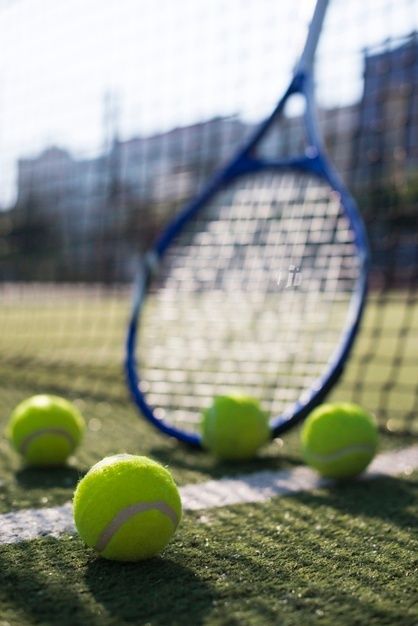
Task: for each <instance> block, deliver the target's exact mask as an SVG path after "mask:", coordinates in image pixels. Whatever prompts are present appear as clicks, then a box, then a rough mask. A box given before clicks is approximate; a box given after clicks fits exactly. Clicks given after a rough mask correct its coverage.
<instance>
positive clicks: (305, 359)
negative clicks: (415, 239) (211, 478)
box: [126, 0, 368, 446]
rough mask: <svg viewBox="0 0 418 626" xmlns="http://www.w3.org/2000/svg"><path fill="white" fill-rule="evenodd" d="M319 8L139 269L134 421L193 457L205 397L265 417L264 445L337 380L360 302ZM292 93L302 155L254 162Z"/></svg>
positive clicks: (133, 335)
mask: <svg viewBox="0 0 418 626" xmlns="http://www.w3.org/2000/svg"><path fill="white" fill-rule="evenodd" d="M327 4H328V1H327V0H318V1H317V3H316V7H315V11H314V15H313V18H312V21H311V25H310V28H309V31H308V36H307V40H306V43H305V47H304V50H303V53H302V55H301V58H300V61H299V63H298V64H297V66H296V68H295V70H294V73H293V77H292V79H291V82H290V85H289V86H288V88H287V90H286V92H285V93H284V95H283V97H282V98H281V99H280V101H279V102H278V104H277V106H276V107H275V109H274V111H273V112H272V113H271V115H270V116H269V117H268V119H266V120H265V121H264V122H263V123H262V124H261V125H260V127H259V128H258V129H257V130H256V131H255V132H254V133H253V135H252V137H251V138H250V139H249V141H248V142H247V143H246V145H245V146H243V147H242V149H241V150H240V151H239V152H238V154H236V155H235V157H234V158H233V159H232V160H231V162H230V163H229V164H228V165H227V166H226V167H225V168H224V169H222V171H220V172H219V173H217V174H216V175H215V176H214V178H213V179H212V181H211V182H210V183H209V184H208V186H207V187H206V188H205V189H204V190H203V192H202V193H201V194H200V195H199V197H197V198H196V199H195V200H193V201H192V202H191V203H189V204H188V205H187V206H186V207H185V208H184V209H183V210H182V211H181V212H180V213H179V214H178V215H177V216H176V217H175V218H174V220H173V221H172V222H171V223H170V224H169V226H168V228H166V229H165V230H164V231H163V232H162V234H161V235H160V237H159V238H158V239H157V241H156V242H155V245H154V247H153V248H152V250H151V251H150V252H149V253H148V254H147V256H146V257H145V261H144V263H143V265H142V267H141V270H140V277H139V279H138V282H137V286H136V292H135V297H134V302H133V308H132V316H131V319H130V323H129V329H128V335H127V341H126V372H127V381H128V386H129V388H130V391H131V393H132V396H133V399H134V402H135V403H136V405H137V407H138V409H139V410H140V412H141V414H143V415H144V416H145V417H146V418H148V420H149V421H150V422H151V423H152V424H154V425H155V426H156V427H157V428H158V429H159V430H161V431H162V432H164V433H166V434H167V435H170V436H173V437H176V438H177V439H179V440H181V441H183V442H186V443H188V444H192V445H194V446H200V445H201V436H200V432H199V422H200V415H201V411H202V409H203V408H205V407H207V406H208V405H209V404H210V402H211V400H212V398H213V396H214V395H219V394H227V393H230V392H232V391H237V390H240V391H244V392H245V393H246V394H248V395H252V396H254V397H256V398H258V399H259V400H260V401H261V403H262V405H263V407H264V408H265V409H266V410H267V411H269V412H270V415H271V416H272V417H271V420H270V424H271V433H272V437H275V436H277V435H279V434H280V433H283V432H284V431H286V430H288V429H289V428H291V427H292V426H293V425H294V424H296V423H297V422H299V421H300V420H302V419H303V418H304V417H305V416H306V415H307V414H308V413H309V412H310V411H311V409H312V408H313V407H314V406H316V405H317V404H318V403H319V402H320V401H322V400H323V399H324V397H325V395H326V394H327V393H328V392H329V391H330V389H331V388H332V386H333V385H334V384H335V383H336V382H337V380H338V379H339V377H340V375H341V373H342V371H343V367H344V364H345V363H346V361H347V358H348V356H349V353H350V349H351V347H352V344H353V341H354V338H355V335H356V333H357V330H358V327H359V323H360V319H361V314H362V310H363V307H364V302H365V294H366V276H367V258H368V252H367V241H366V236H365V231H364V227H363V223H362V220H361V218H360V215H359V213H358V210H357V208H356V205H355V202H354V201H353V199H352V198H351V196H350V195H349V193H348V191H347V190H346V189H345V187H344V185H343V183H342V182H341V180H340V178H339V176H338V175H337V174H336V172H335V171H334V169H333V167H332V166H331V165H330V163H329V162H328V160H327V157H326V156H325V153H324V149H323V146H322V142H321V140H320V136H319V131H318V127H317V122H316V117H315V105H314V94H313V59H314V54H315V50H316V47H317V44H318V40H319V36H320V32H321V28H322V24H323V21H324V17H325V13H326V9H327ZM295 94H299V95H300V96H302V97H303V99H304V102H305V109H304V114H303V120H304V126H305V134H306V147H305V150H304V152H303V153H302V154H299V155H294V156H292V157H291V158H288V159H279V158H277V159H276V158H273V159H272V158H270V157H267V156H265V154H264V153H265V150H264V149H263V145H265V144H264V140H265V138H266V136H267V135H268V133H269V131H271V129H272V128H273V127H274V128H276V125H277V124H280V119H281V118H282V116H283V112H284V108H285V106H286V104H287V102H288V100H289V99H290V98H291V97H292V96H294V95H295Z"/></svg>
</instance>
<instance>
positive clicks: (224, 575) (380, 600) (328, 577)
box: [0, 299, 418, 626]
mask: <svg viewBox="0 0 418 626" xmlns="http://www.w3.org/2000/svg"><path fill="white" fill-rule="evenodd" d="M47 301H48V299H47ZM125 304H126V303H121V302H118V301H117V299H111V300H110V301H104V302H102V304H101V306H99V303H98V302H96V300H93V303H92V304H91V305H90V306H89V307H85V306H83V307H81V306H80V307H77V306H76V308H75V310H76V311H78V317H77V324H76V326H74V327H71V325H70V321H74V317H73V316H71V315H70V312H69V310H68V303H67V302H66V303H65V304H64V305H63V304H62V303H61V305H62V306H61V308H60V307H57V308H56V309H55V308H54V307H53V306H51V307H49V309H48V314H47V315H46V313H45V309H44V308H42V307H41V312H40V313H39V310H38V314H39V315H40V317H41V320H43V321H42V322H39V318H37V319H38V322H37V324H35V326H34V327H36V328H38V331H39V332H35V333H34V332H30V331H31V330H33V328H31V326H30V323H29V324H28V322H30V319H31V317H32V316H33V315H35V312H34V311H33V310H30V309H28V304H27V303H24V304H22V307H21V309H19V311H16V310H14V309H13V308H12V307H10V308H9V310H3V313H2V314H1V315H2V317H1V316H0V322H1V325H2V327H3V330H4V331H5V332H3V334H2V336H1V338H0V355H1V357H2V358H1V362H0V397H1V406H2V410H1V413H0V429H1V430H3V428H4V426H5V425H6V422H7V419H8V415H9V414H10V411H11V410H12V409H13V407H14V406H15V405H16V404H17V403H18V402H19V401H21V400H22V399H23V398H25V397H26V396H28V395H31V394H34V393H39V392H53V393H59V394H62V395H65V396H66V397H69V398H70V399H72V400H74V401H75V402H76V403H77V404H78V406H79V408H80V409H81V411H82V412H83V414H84V415H85V417H86V421H87V432H86V437H85V441H84V443H83V445H82V446H81V447H80V448H79V450H78V451H77V454H76V456H75V457H74V458H73V459H71V462H70V464H69V465H68V467H66V468H62V469H57V470H53V471H52V470H49V471H45V470H35V469H28V468H24V467H22V465H21V463H20V460H19V459H18V457H17V456H16V454H15V453H14V452H13V450H11V448H10V446H9V444H8V442H7V441H6V439H5V438H2V439H1V440H0V513H7V512H10V511H16V510H21V509H26V508H33V507H35V508H36V507H45V506H47V507H49V506H54V505H58V504H62V503H64V502H67V501H68V500H69V499H70V498H71V495H72V492H73V489H74V486H75V484H76V483H77V481H78V479H79V477H80V476H82V475H83V473H84V472H85V471H87V470H88V468H89V467H90V466H91V465H92V464H93V463H95V462H96V461H97V460H99V459H100V458H102V457H103V456H105V455H108V454H113V453H118V452H132V453H136V454H138V453H140V454H146V455H149V456H152V457H153V458H155V459H156V460H158V461H160V462H162V463H163V464H165V465H168V466H169V467H170V469H171V470H172V472H173V474H174V477H175V479H176V481H177V482H178V484H180V485H184V484H188V483H199V482H202V481H206V480H208V479H211V478H215V479H216V478H221V477H224V476H227V475H228V476H231V475H235V474H243V473H250V472H254V471H259V470H262V469H274V470H280V469H284V468H289V467H294V466H297V465H299V464H300V463H301V457H300V452H299V445H298V436H299V433H298V431H297V430H294V431H291V432H290V433H288V434H287V435H285V436H284V437H283V439H282V440H279V441H276V442H273V443H272V444H271V445H270V446H269V447H267V448H266V449H265V450H264V451H263V453H262V454H261V455H260V458H259V459H257V460H255V461H253V462H249V463H239V464H236V465H232V466H231V465H228V464H225V463H219V462H217V461H216V460H215V459H213V458H211V457H210V456H209V455H208V454H206V453H202V452H195V451H191V450H189V449H188V448H186V447H184V446H182V445H180V444H178V443H177V442H176V441H174V440H171V439H168V438H166V437H164V436H162V435H161V434H160V433H158V432H156V431H155V430H153V429H152V428H151V427H150V426H149V425H148V424H146V423H145V422H144V421H141V420H140V419H138V415H137V413H136V410H135V408H134V407H133V406H132V404H131V402H130V400H129V398H128V394H127V392H126V390H125V386H124V382H123V376H122V371H121V366H120V362H121V360H122V348H121V342H122V340H123V332H124V323H125V319H126V312H127V308H126V306H125ZM103 307H104V309H105V310H107V313H108V318H106V315H104V313H103ZM399 307H400V305H399V304H395V305H394V306H393V309H392V313H391V314H387V315H386V322H385V323H386V324H387V328H388V333H387V339H386V340H382V339H381V335H379V337H378V338H377V339H376V338H375V339H374V340H373V337H372V335H373V332H372V330H371V329H373V328H376V320H375V319H374V316H375V315H377V314H378V313H379V312H378V311H377V310H375V309H373V306H372V307H371V308H370V309H369V313H368V317H366V320H365V329H366V330H369V332H368V333H366V335H364V334H363V338H362V340H361V341H360V342H359V344H358V346H357V357H355V358H356V359H357V360H356V361H355V368H356V369H353V366H352V367H351V369H350V368H349V369H348V372H347V374H346V379H347V382H346V383H344V382H343V384H342V385H340V387H339V388H338V389H337V391H336V394H335V395H334V398H337V397H338V398H340V399H341V398H346V397H347V395H346V394H347V393H348V391H347V390H351V391H352V390H353V386H352V385H351V387H350V380H351V382H352V381H354V380H357V379H358V378H359V371H360V370H359V368H360V367H364V366H365V365H366V366H367V371H366V372H365V380H369V379H370V377H371V376H372V375H373V372H374V371H375V380H374V382H375V386H376V387H377V386H378V385H379V384H380V385H381V393H384V381H385V376H386V375H387V371H386V370H385V369H384V367H386V366H385V363H386V364H387V363H389V362H390V355H391V354H392V352H393V350H395V349H396V345H397V344H396V341H395V332H394V329H396V328H397V327H396V323H397V320H398V317H399V315H400V310H401V309H400V308H399ZM35 308H36V307H35ZM38 309H39V307H38ZM28 311H29V312H31V315H28ZM402 311H403V309H402ZM43 315H45V316H46V317H45V318H43V317H42V316H43ZM35 317H36V315H35ZM106 319H107V320H108V321H107V322H106ZM109 319H110V320H111V321H109ZM417 319H418V317H417V316H415V317H414V320H415V321H414V322H413V325H412V329H411V330H410V335H409V337H414V336H415V333H416V329H417V325H416V322H417ZM51 321H52V322H54V321H55V323H53V324H52V326H51V327H52V328H53V329H55V330H54V332H51V333H50V335H48V337H49V341H48V342H47V344H46V345H44V344H43V342H42V338H43V337H44V336H45V333H46V332H47V331H48V326H49V325H51ZM400 323H402V322H400ZM25 324H28V328H27V332H26V333H25V329H26V326H25ZM39 324H40V325H39ZM368 325H369V326H368ZM69 328H72V331H71V332H69ZM79 328H84V334H82V335H81V336H80V337H79V336H78V335H77V333H76V330H77V329H79ZM6 331H7V332H6ZM392 331H393V332H392ZM100 332H102V339H100ZM13 333H14V337H13ZM373 341H374V342H375V344H376V345H375V353H376V354H377V355H378V357H376V359H375V362H374V365H373V362H372V363H371V364H370V362H369V360H368V359H366V361H367V362H365V361H364V356H365V355H366V356H367V355H369V354H370V353H371V351H372V347H373V346H372V345H371V344H372V343H373ZM385 351H386V352H385ZM391 351H392V352H391ZM384 354H387V359H386V361H385V359H384V358H383V357H382V355H384ZM404 354H405V355H406V357H407V358H406V361H405V364H407V365H408V364H409V366H408V367H406V365H405V367H406V370H407V371H408V374H407V376H406V381H407V383H408V385H410V389H412V388H413V385H414V384H415V383H414V380H415V379H414V380H413V378H412V377H413V373H412V369H411V363H412V364H413V359H414V358H416V357H414V355H413V354H412V352H411V347H410V346H409V347H408V348H407V349H406V352H405V353H404ZM57 355H58V358H57ZM60 355H61V356H60ZM82 355H84V358H80V356H82ZM379 355H380V357H379ZM61 357H62V358H61ZM379 359H380V362H381V363H382V364H383V365H382V367H381V368H379V367H378V361H379ZM382 359H383V360H382ZM374 366H375V367H374ZM382 368H383V369H382ZM406 370H405V371H406ZM388 371H389V370H388ZM408 377H410V378H408ZM366 392H367V389H366V390H365V389H364V388H363V389H362V393H366ZM349 399H352V396H350V398H349ZM371 400H372V396H370V401H371ZM403 402H404V405H401V406H398V414H399V415H400V414H401V412H402V411H403V414H405V412H406V411H410V408H411V406H413V400H412V399H411V396H408V395H407V396H406V397H405V398H404V399H403ZM366 406H367V408H370V409H373V408H374V407H373V406H370V405H368V404H367V403H366ZM378 417H379V419H380V425H381V445H380V449H381V450H384V449H388V448H401V447H403V446H407V445H410V444H411V443H412V440H413V437H412V431H410V433H409V434H408V429H404V431H403V432H402V429H399V430H397V429H395V430H396V431H397V432H396V434H395V433H394V432H391V430H390V429H387V428H386V425H387V422H388V420H387V416H384V417H383V418H382V416H380V415H379V414H378ZM408 419H409V418H408ZM409 423H410V422H405V424H406V425H408V424H409ZM414 423H415V424H416V420H415V422H414ZM415 432H416V431H415ZM417 485H418V474H417V473H415V474H412V475H411V476H409V477H403V478H380V479H377V480H375V481H372V482H365V483H359V482H353V483H348V484H346V485H340V486H338V487H337V486H336V487H329V488H326V489H325V488H324V489H322V490H319V491H317V492H313V493H300V494H297V495H294V496H291V497H281V498H275V499H273V500H271V501H269V502H265V503H258V504H254V505H248V504H246V505H237V506H233V507H226V508H223V509H214V510H207V511H202V512H200V513H192V512H187V514H185V515H184V518H183V521H182V523H181V526H180V528H179V530H178V532H177V534H176V536H175V538H174V540H173V542H172V543H171V544H170V545H169V546H168V548H167V549H166V551H165V552H164V553H163V555H162V556H161V557H158V558H155V559H153V560H151V561H149V562H146V563H140V564H117V563H111V562H106V561H104V560H102V559H100V558H97V557H96V556H95V555H94V554H93V552H92V551H90V550H88V549H86V548H85V547H84V546H83V544H82V542H81V541H80V540H79V539H78V538H77V537H72V536H62V537H61V538H59V539H54V538H51V537H44V538H41V539H38V540H36V541H32V542H23V543H20V544H13V545H0V626H6V624H10V625H13V626H14V625H19V626H20V625H22V626H24V625H26V624H27V625H30V626H33V625H35V624H37V625H40V624H42V625H43V624H45V625H51V626H52V625H55V624H62V625H63V626H66V625H67V624H68V625H71V626H78V624H83V625H84V624H92V625H93V626H94V625H96V624H97V625H99V624H100V625H106V624H138V625H140V624H141V625H142V624H144V625H145V624H158V625H160V624H161V625H170V624H182V625H184V624H185V623H189V624H190V625H194V624H210V625H215V624H225V625H235V624H236V625H238V624H239V625H245V624H254V625H259V624H284V625H286V624H289V625H290V624H295V625H298V626H300V625H303V624H347V625H348V624H350V625H352V624H359V625H360V624H361V625H362V624H367V625H376V626H377V625H381V624H388V625H397V624H401V625H402V624H405V625H409V624H410V625H411V626H412V625H413V624H414V625H416V624H417V623H418V606H417V603H416V597H417V594H416V589H417V586H418V585H417V583H418V574H417V556H416V555H417V553H418V549H417V548H418V545H417V543H418V542H417V521H418V520H417V516H418V493H417Z"/></svg>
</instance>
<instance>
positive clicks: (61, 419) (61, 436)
mask: <svg viewBox="0 0 418 626" xmlns="http://www.w3.org/2000/svg"><path fill="white" fill-rule="evenodd" d="M84 427H85V424H84V419H83V418H82V416H81V414H80V413H79V411H78V410H77V409H76V407H75V406H74V405H73V404H71V403H70V402H68V401H67V400H64V398H59V397H58V396H48V395H39V396H32V397H31V398H27V399H26V400H24V401H23V402H21V403H20V404H18V406H17V407H16V408H15V410H14V411H13V413H12V415H11V417H10V421H9V424H8V427H7V430H6V434H7V436H8V437H9V439H10V441H11V443H12V445H13V446H14V448H15V449H16V450H17V451H18V452H20V454H21V455H22V456H23V458H24V460H25V461H26V463H27V464H28V465H33V466H39V467H42V466H50V465H62V464H63V463H64V462H65V461H66V459H67V458H68V457H69V456H70V454H71V453H72V452H73V451H74V450H75V448H76V447H77V445H78V444H79V443H80V441H81V439H82V436H83V431H84Z"/></svg>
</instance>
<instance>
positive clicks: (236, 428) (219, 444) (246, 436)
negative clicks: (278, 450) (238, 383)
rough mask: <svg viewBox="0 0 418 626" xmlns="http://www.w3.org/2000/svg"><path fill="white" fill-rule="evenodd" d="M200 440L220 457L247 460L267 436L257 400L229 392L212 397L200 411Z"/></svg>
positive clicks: (268, 432)
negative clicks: (209, 404)
mask: <svg viewBox="0 0 418 626" xmlns="http://www.w3.org/2000/svg"><path fill="white" fill-rule="evenodd" d="M201 428H202V442H203V445H204V447H205V448H207V449H208V450H210V452H212V453H213V454H214V455H215V456H217V457H219V458H220V459H225V460H231V461H240V460H246V459H251V458H252V457H253V456H255V454H256V453H257V451H258V449H259V448H260V447H261V446H262V445H263V444H265V443H266V442H267V441H268V440H269V438H270V427H269V420H268V415H267V413H265V412H264V411H263V410H262V409H261V407H260V404H259V402H258V401H257V400H255V399H254V398H250V397H248V396H243V395H238V394H233V395H229V396H217V397H215V399H214V401H213V404H212V406H211V407H209V408H208V409H206V410H205V411H204V412H203V416H202V423H201Z"/></svg>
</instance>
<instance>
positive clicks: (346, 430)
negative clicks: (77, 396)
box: [301, 403, 378, 478]
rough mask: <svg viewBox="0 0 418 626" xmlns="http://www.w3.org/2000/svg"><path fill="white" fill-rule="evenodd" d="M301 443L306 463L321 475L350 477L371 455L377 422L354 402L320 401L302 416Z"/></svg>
mask: <svg viewBox="0 0 418 626" xmlns="http://www.w3.org/2000/svg"><path fill="white" fill-rule="evenodd" d="M301 443H302V452H303V456H304V458H305V461H306V463H307V464H308V465H310V466H311V467H313V468H315V469H316V470H317V471H318V472H319V473H320V474H321V475H322V476H325V477H328V478H350V477H352V476H356V475H357V474H360V473H361V472H362V471H363V470H364V469H365V468H366V467H367V466H368V464H369V463H370V461H371V460H372V458H373V457H374V455H375V453H376V449H377V443H378V434H377V426H376V423H375V420H374V418H373V416H372V415H370V413H367V412H366V411H365V410H364V409H362V408H361V407H360V406H357V405H356V404H350V403H342V404H323V405H321V406H319V407H317V408H316V409H315V410H314V411H312V413H311V414H310V415H309V416H308V418H307V419H306V421H305V423H304V426H303V429H302V434H301Z"/></svg>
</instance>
